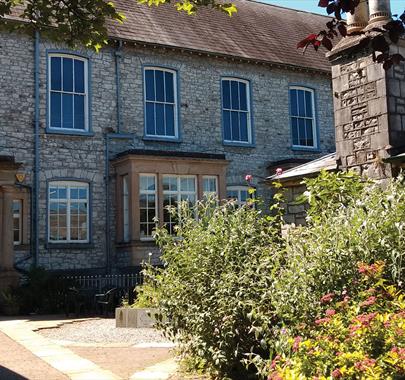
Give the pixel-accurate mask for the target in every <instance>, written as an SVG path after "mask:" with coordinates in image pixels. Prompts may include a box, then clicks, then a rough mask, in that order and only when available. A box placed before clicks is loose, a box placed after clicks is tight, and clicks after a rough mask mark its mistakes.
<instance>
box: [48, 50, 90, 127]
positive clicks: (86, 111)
mask: <svg viewBox="0 0 405 380" xmlns="http://www.w3.org/2000/svg"><path fill="white" fill-rule="evenodd" d="M54 57H56V58H61V59H62V58H71V59H75V60H78V61H82V62H84V93H80V92H75V91H63V90H52V89H51V74H52V70H51V60H52V58H54ZM88 64H89V60H88V59H87V58H85V57H81V56H79V55H74V54H65V53H49V54H48V78H47V80H48V86H47V87H48V110H47V111H48V129H50V130H52V131H69V132H78V133H80V132H88V131H89V80H88V75H89V74H88V71H89V69H88ZM73 78H74V65H73ZM61 83H62V88H63V73H62V74H61ZM52 92H58V93H60V94H71V95H73V96H74V95H82V96H83V95H84V129H75V128H63V127H61V128H55V127H52V125H51V93H52ZM62 117H63V113H62V112H61V121H62ZM61 125H62V126H63V123H61ZM73 125H74V106H73Z"/></svg>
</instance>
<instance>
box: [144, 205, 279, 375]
mask: <svg viewBox="0 0 405 380" xmlns="http://www.w3.org/2000/svg"><path fill="white" fill-rule="evenodd" d="M171 212H176V210H173V209H172V210H171ZM195 214H197V215H198V217H197V218H196V217H195V216H196V215H195ZM179 220H180V222H179V226H178V229H177V236H174V237H173V236H170V235H169V234H168V232H167V230H166V229H164V228H162V229H159V230H158V231H157V234H156V238H157V242H158V243H159V245H160V246H161V247H162V249H163V256H162V260H163V262H164V264H165V268H162V269H157V270H156V273H155V274H153V273H151V272H150V270H148V273H149V274H150V278H153V280H154V283H155V284H156V286H157V287H158V288H159V292H160V295H161V297H160V302H159V308H160V311H161V313H162V315H161V317H160V318H159V321H160V322H158V327H160V328H161V329H163V330H164V332H165V334H166V336H168V337H169V338H171V339H173V340H176V341H177V342H178V343H179V347H180V351H181V353H182V354H183V355H185V356H187V358H188V361H189V364H190V363H193V366H194V367H195V368H196V369H200V370H201V369H204V370H207V371H209V372H210V373H211V374H213V375H218V376H221V377H225V378H226V377H233V378H235V377H236V376H237V375H240V376H241V378H243V379H247V378H248V377H247V376H248V375H247V374H246V370H245V368H244V367H243V365H242V363H241V359H242V358H243V355H244V353H245V352H250V351H251V350H253V351H254V352H256V353H258V354H260V353H262V354H265V351H264V349H263V347H262V346H261V345H260V342H258V341H257V339H256V336H255V332H254V328H253V325H252V322H251V319H250V312H251V311H252V307H253V305H255V304H256V303H259V302H260V297H261V293H260V292H257V284H258V283H259V282H261V283H263V281H264V282H265V281H267V279H268V278H269V277H266V276H264V274H265V272H263V270H264V268H265V271H271V268H272V266H273V265H274V263H275V262H276V261H275V260H273V259H272V258H273V257H274V255H275V247H278V246H279V245H280V244H281V238H280V235H279V231H280V220H279V218H278V217H277V216H274V217H271V216H264V215H263V213H262V211H260V210H258V209H256V208H254V207H252V205H246V206H243V207H240V208H238V207H237V206H236V205H235V202H228V203H225V204H222V205H219V206H218V207H216V203H215V201H213V200H210V201H208V202H206V203H204V202H199V203H198V204H197V206H196V208H195V209H190V208H189V207H188V206H187V205H186V204H182V205H181V206H180V210H179ZM276 243H277V245H276ZM263 284H264V283H263ZM165 321H168V322H165Z"/></svg>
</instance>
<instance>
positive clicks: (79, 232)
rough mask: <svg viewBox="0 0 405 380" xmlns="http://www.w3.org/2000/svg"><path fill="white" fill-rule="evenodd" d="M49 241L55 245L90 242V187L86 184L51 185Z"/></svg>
mask: <svg viewBox="0 0 405 380" xmlns="http://www.w3.org/2000/svg"><path fill="white" fill-rule="evenodd" d="M48 200H49V204H48V226H49V227H48V240H49V241H50V242H53V243H58V242H59V243H72V242H73V243H87V242H88V241H89V185H88V183H84V182H74V181H63V182H62V181H55V182H50V183H49V193H48Z"/></svg>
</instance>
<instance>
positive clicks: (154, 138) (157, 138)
mask: <svg viewBox="0 0 405 380" xmlns="http://www.w3.org/2000/svg"><path fill="white" fill-rule="evenodd" d="M142 140H144V141H162V142H171V143H181V139H180V138H179V137H163V136H143V138H142Z"/></svg>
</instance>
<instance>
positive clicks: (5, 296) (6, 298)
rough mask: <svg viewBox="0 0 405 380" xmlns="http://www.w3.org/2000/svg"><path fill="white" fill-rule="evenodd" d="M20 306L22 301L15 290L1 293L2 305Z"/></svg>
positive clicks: (0, 301) (9, 289) (10, 289)
mask: <svg viewBox="0 0 405 380" xmlns="http://www.w3.org/2000/svg"><path fill="white" fill-rule="evenodd" d="M1 304H2V305H7V306H19V305H20V299H19V297H18V294H17V293H16V290H15V289H14V288H8V289H5V290H2V291H1V292H0V305H1Z"/></svg>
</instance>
